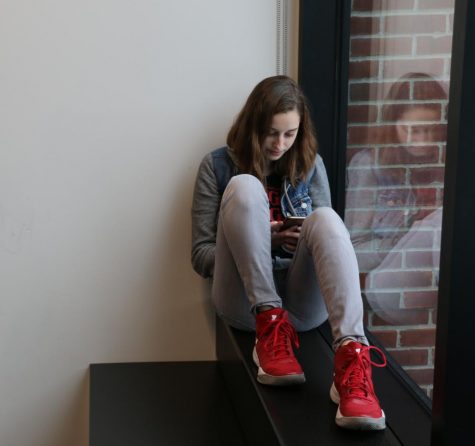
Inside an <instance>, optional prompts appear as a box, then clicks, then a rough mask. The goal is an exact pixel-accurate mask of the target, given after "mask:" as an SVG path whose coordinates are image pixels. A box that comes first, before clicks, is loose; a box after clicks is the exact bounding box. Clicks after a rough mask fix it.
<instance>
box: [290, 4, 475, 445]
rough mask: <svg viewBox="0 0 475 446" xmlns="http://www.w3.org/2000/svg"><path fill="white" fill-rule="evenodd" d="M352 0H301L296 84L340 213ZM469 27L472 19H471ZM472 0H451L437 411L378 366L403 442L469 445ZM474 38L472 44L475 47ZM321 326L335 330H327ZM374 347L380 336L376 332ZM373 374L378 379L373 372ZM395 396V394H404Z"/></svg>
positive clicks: (393, 371) (474, 138)
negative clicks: (306, 101) (305, 102)
mask: <svg viewBox="0 0 475 446" xmlns="http://www.w3.org/2000/svg"><path fill="white" fill-rule="evenodd" d="M350 17H351V0H326V1H315V0H300V2H299V83H300V85H301V87H302V89H303V90H304V92H305V94H306V95H307V97H308V99H309V103H310V108H311V111H312V118H313V119H314V123H315V127H316V129H317V136H318V141H319V152H320V154H321V155H322V157H323V159H324V162H325V166H326V168H327V171H328V177H329V181H330V187H331V190H332V203H333V207H334V209H335V210H336V212H337V213H338V214H339V215H340V216H341V217H342V218H343V215H344V209H345V184H346V136H347V107H348V100H347V99H348V98H347V97H348V67H349V41H350ZM470 25H472V26H470ZM473 42H475V2H473V1H469V0H455V12H454V28H453V43H452V58H451V75H450V95H449V99H450V100H449V109H448V126H447V155H446V163H445V180H444V209H443V224H442V242H441V263H440V281H439V294H438V309H437V328H436V347H435V351H436V358H435V367H434V391H433V400H432V411H431V410H430V402H428V400H427V398H424V396H423V395H422V392H421V391H420V390H419V389H418V387H417V386H416V385H415V384H414V383H413V382H412V381H410V380H407V379H406V378H405V373H404V372H403V371H402V369H401V368H400V367H399V366H398V365H397V364H395V363H394V362H392V363H391V364H390V365H389V367H388V368H387V369H385V370H384V371H382V372H380V373H378V383H377V384H378V388H379V389H380V391H379V392H378V394H379V396H380V399H381V401H382V404H383V407H384V408H385V410H386V412H387V414H388V424H389V425H390V427H391V429H392V430H393V431H394V432H395V434H396V435H397V436H398V438H399V439H400V441H401V443H402V444H404V445H412V444H414V445H417V446H423V445H429V444H430V445H431V446H439V445H450V446H453V445H465V444H470V442H473V439H472V437H473V434H472V426H471V423H470V421H471V414H472V413H473V409H470V410H468V411H466V410H464V409H463V407H464V403H468V406H469V407H470V406H471V401H472V398H473V397H474V396H475V390H474V386H473V385H471V378H472V376H474V374H475V360H474V359H473V358H472V356H471V352H470V347H471V345H470V342H471V340H474V339H475V324H474V323H473V322H472V320H471V319H472V314H475V298H473V296H472V294H473V290H474V289H475V287H474V286H473V285H474V283H473V282H474V280H475V272H474V270H475V268H474V262H473V255H474V254H473V253H475V231H473V228H471V227H470V226H469V225H471V223H472V222H475V182H473V181H471V180H472V178H471V177H472V176H473V174H472V172H471V171H470V169H471V166H475V132H473V128H475V91H474V90H475V82H474V81H473V79H475V54H474V53H475V45H474V44H473ZM471 43H472V44H471ZM472 226H473V225H472ZM322 333H323V334H324V335H326V336H327V337H328V336H329V332H328V330H325V328H323V330H322ZM372 341H374V342H375V343H376V344H377V340H376V339H372ZM375 379H376V377H375ZM398 395H399V397H398Z"/></svg>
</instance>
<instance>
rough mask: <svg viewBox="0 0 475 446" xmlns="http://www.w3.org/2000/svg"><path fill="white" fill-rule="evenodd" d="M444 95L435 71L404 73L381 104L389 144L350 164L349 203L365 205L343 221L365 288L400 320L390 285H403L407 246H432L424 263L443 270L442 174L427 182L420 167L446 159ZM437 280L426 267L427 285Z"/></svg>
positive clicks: (378, 307) (374, 302) (377, 305)
mask: <svg viewBox="0 0 475 446" xmlns="http://www.w3.org/2000/svg"><path fill="white" fill-rule="evenodd" d="M444 100H446V94H445V91H444V89H443V88H442V86H441V85H440V84H439V83H438V82H436V81H434V80H433V79H432V78H431V77H430V76H428V75H426V74H423V73H410V74H407V75H405V76H403V77H402V78H401V79H399V81H398V82H396V83H395V84H394V85H393V86H392V87H391V89H390V91H389V93H388V96H387V97H386V104H385V106H384V108H383V113H382V119H383V121H384V122H385V123H386V126H385V129H386V135H385V137H384V138H382V141H384V143H386V145H385V146H384V147H379V148H377V149H365V150H363V151H361V152H359V153H357V154H356V155H355V156H354V157H353V158H352V159H351V162H350V165H349V168H348V180H349V183H348V186H349V189H348V191H349V192H348V197H349V196H350V194H351V199H350V200H349V201H351V202H350V203H349V205H350V207H354V208H358V207H359V208H360V209H359V210H357V211H355V210H353V211H349V212H347V215H346V219H345V221H346V224H347V226H348V227H349V228H350V230H351V232H352V241H353V244H354V246H355V249H356V251H357V256H358V263H359V267H360V270H361V271H363V272H367V273H368V275H367V276H366V279H365V287H364V289H365V294H366V297H367V300H368V302H369V304H370V306H371V307H372V308H373V309H374V310H375V311H376V312H377V313H378V315H379V316H381V317H383V318H384V319H385V320H386V321H388V322H392V323H395V324H397V323H400V322H401V321H400V320H399V319H400V317H401V315H402V313H401V308H400V307H399V303H398V302H395V301H394V300H391V299H387V294H385V292H386V291H387V290H388V289H391V288H392V289H395V288H401V287H404V284H403V283H401V282H399V284H396V283H394V280H395V278H396V277H397V275H395V272H396V271H402V270H406V271H407V269H409V257H410V255H415V254H414V253H412V254H411V253H408V252H409V251H410V250H412V251H414V250H415V249H418V253H422V252H424V253H425V254H427V255H424V256H423V258H424V260H423V261H424V264H423V265H422V266H423V267H424V268H425V272H429V273H430V274H432V273H431V271H434V273H435V275H436V276H437V272H436V270H437V269H438V265H439V250H440V238H439V235H440V224H441V215H442V211H441V199H442V197H441V195H442V194H441V192H442V190H441V186H442V178H440V177H434V178H425V179H424V180H423V181H422V183H421V182H420V181H421V180H420V179H419V178H420V177H419V176H418V175H417V172H418V167H421V166H424V165H426V164H436V163H439V162H440V160H441V159H442V154H441V153H439V147H438V145H437V143H441V142H443V141H444V139H445V136H444V125H442V122H443V120H444V107H443V105H442V104H441V101H444ZM427 172H428V171H426V175H428V173H427ZM363 206H364V208H365V209H361V208H363ZM428 259H430V261H429V260H428ZM421 277H422V275H421ZM398 280H399V281H400V278H399V279H398ZM436 281H437V277H436V278H435V280H432V279H431V277H429V276H428V275H427V274H426V277H425V283H426V284H427V285H428V286H431V285H432V284H433V283H434V282H436ZM420 283H421V282H420ZM420 283H419V285H420Z"/></svg>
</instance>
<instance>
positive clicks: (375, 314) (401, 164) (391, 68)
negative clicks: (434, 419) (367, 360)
mask: <svg viewBox="0 0 475 446" xmlns="http://www.w3.org/2000/svg"><path fill="white" fill-rule="evenodd" d="M453 11H454V0H444V1H430V0H427V1H426V0H419V1H415V0H403V1H386V2H376V1H365V0H353V2H352V11H351V21H350V44H349V45H350V48H349V50H350V60H349V85H348V115H347V122H348V134H347V157H346V160H347V171H346V172H347V188H346V209H345V223H346V225H347V226H348V228H349V230H350V233H351V236H352V241H353V244H354V247H355V250H356V253H357V257H358V264H359V268H360V277H361V285H362V292H363V296H364V302H365V305H366V322H367V327H368V329H369V330H370V332H372V333H373V334H374V335H375V336H376V337H377V338H378V339H379V341H380V342H381V343H382V344H383V345H384V347H385V348H386V350H387V352H388V353H390V355H391V356H392V357H393V358H394V359H395V360H396V361H397V362H398V363H399V364H400V365H401V366H402V367H403V369H404V370H405V371H406V372H407V374H408V375H409V376H410V377H411V378H412V379H413V380H414V381H415V382H416V383H417V384H418V385H419V386H420V387H421V388H422V389H423V390H424V391H425V392H426V394H427V396H428V397H430V398H431V397H432V387H433V371H434V355H435V332H436V312H437V293H438V283H439V260H440V240H441V226H442V202H443V192H444V166H445V145H446V125H447V105H448V90H449V89H448V85H449V77H450V60H451V45H452V22H453Z"/></svg>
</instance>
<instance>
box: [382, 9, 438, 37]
mask: <svg viewBox="0 0 475 446" xmlns="http://www.w3.org/2000/svg"><path fill="white" fill-rule="evenodd" d="M445 24H446V21H445V15H435V14H412V15H392V16H391V15H390V16H388V17H386V18H385V21H384V32H385V33H387V34H416V33H417V34H427V33H437V32H444V31H445Z"/></svg>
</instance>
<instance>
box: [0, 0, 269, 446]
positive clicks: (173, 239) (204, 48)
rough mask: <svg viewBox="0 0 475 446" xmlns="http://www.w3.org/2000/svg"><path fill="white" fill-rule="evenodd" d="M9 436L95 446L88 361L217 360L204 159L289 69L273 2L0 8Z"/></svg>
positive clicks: (2, 438) (3, 420)
mask: <svg viewBox="0 0 475 446" xmlns="http://www.w3.org/2000/svg"><path fill="white" fill-rule="evenodd" d="M0 10H1V13H0V113H1V115H0V275H1V278H0V361H1V366H0V401H1V404H0V445H2V446H30V445H32V446H33V445H34V446H65V445H68V446H74V445H81V446H83V445H86V444H87V428H88V426H87V416H88V414H87V409H88V407H87V406H88V394H87V392H88V373H87V368H88V365H89V364H90V363H95V362H119V361H156V360H160V361H163V360H198V359H212V358H214V332H213V330H214V327H213V319H212V316H211V313H210V307H209V302H208V300H207V298H206V296H207V293H206V289H205V283H204V281H203V280H201V279H200V278H199V277H198V276H197V275H196V274H195V273H194V272H193V271H192V269H191V265H190V260H189V257H190V256H189V251H190V215H189V214H190V204H191V195H192V188H193V182H194V176H195V172H196V169H197V166H198V163H199V160H200V159H201V158H202V156H203V155H204V154H205V153H206V152H207V151H208V150H210V149H212V148H215V147H218V146H219V145H221V144H222V143H223V142H224V138H225V134H226V131H227V129H228V127H229V125H230V124H231V121H232V118H233V117H234V115H235V114H236V112H237V111H238V109H239V108H240V106H241V105H242V103H243V101H244V99H245V96H246V95H247V94H248V93H249V91H250V89H251V88H252V87H253V86H254V84H255V83H256V82H257V81H259V80H260V79H261V78H263V77H265V76H268V75H272V74H274V73H275V35H276V29H275V11H276V5H275V0H259V1H255V0H240V1H234V0H201V1H198V0H195V1H193V0H188V1H187V2H184V1H165V0H155V1H152V0H136V1H132V0H81V1H77V0H75V1H73V0H0Z"/></svg>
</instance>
